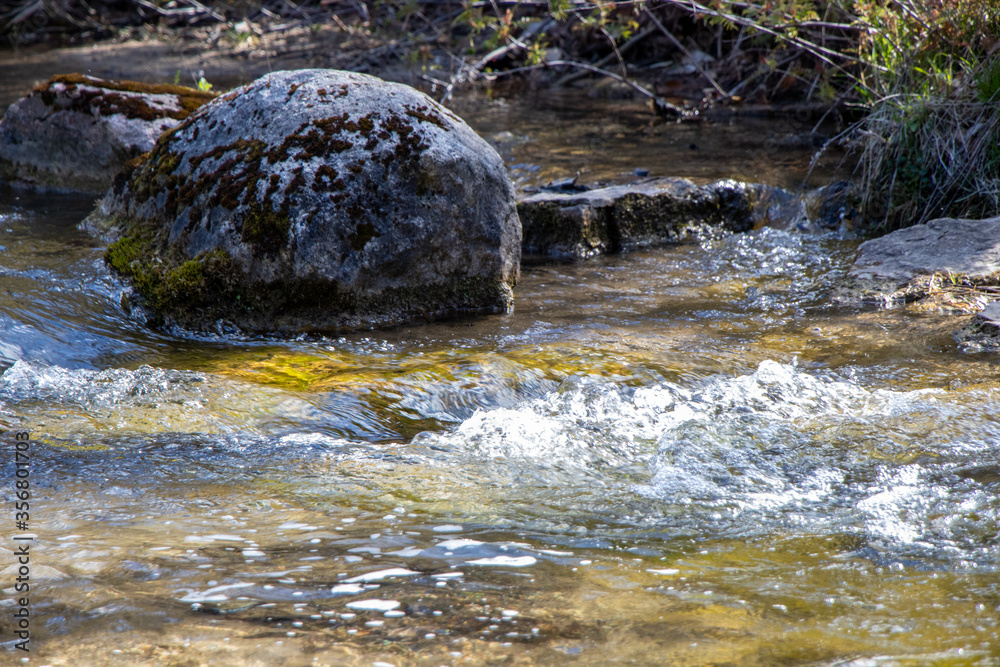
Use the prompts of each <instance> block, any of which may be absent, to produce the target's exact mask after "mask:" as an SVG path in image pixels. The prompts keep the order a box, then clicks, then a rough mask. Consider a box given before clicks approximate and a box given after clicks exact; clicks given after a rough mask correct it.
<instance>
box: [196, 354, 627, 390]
mask: <svg viewBox="0 0 1000 667" xmlns="http://www.w3.org/2000/svg"><path fill="white" fill-rule="evenodd" d="M635 361H636V359H633V358H626V357H623V356H622V355H621V354H620V353H618V352H615V353H613V354H595V353H593V352H592V351H589V350H586V349H575V348H572V347H566V346H563V345H551V346H546V347H543V348H538V347H536V346H532V347H524V348H515V349H511V350H504V351H497V350H491V349H486V348H483V349H480V350H468V349H464V348H455V349H449V348H445V349H439V350H434V351H420V352H419V353H412V352H391V353H381V354H377V355H372V354H370V353H354V352H350V351H344V350H336V351H334V352H324V353H307V352H301V351H294V350H289V349H287V348H284V347H274V348H270V349H266V350H260V349H256V350H232V351H231V352H227V354H225V355H216V356H213V357H212V358H211V359H209V360H206V361H205V362H204V366H203V367H202V368H201V370H205V371H208V372H212V373H219V374H222V375H225V376H228V377H232V378H237V379H240V380H243V381H246V382H252V383H255V384H262V385H268V386H274V387H280V388H282V389H288V390H293V391H310V392H326V391H335V390H345V389H348V388H352V387H353V388H358V387H382V388H387V387H394V386H395V387H397V388H401V387H403V386H406V385H409V384H413V383H416V384H418V385H425V384H426V383H441V382H455V381H464V380H472V379H474V378H476V377H478V376H480V375H481V374H483V373H484V372H487V369H488V374H489V375H490V376H491V377H503V378H505V380H506V381H507V382H510V383H512V384H517V383H520V382H525V381H530V382H538V381H540V380H547V381H553V382H561V381H562V380H564V379H565V378H567V377H569V376H571V375H588V374H597V375H602V376H610V377H618V378H622V379H623V380H624V379H626V378H634V377H636V371H635V366H634V365H633V364H634V362H635Z"/></svg>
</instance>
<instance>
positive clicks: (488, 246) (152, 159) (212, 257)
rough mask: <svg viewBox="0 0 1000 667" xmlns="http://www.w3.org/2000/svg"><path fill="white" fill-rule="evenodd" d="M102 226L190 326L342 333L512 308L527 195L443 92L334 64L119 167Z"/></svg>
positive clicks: (144, 303) (150, 310)
mask: <svg viewBox="0 0 1000 667" xmlns="http://www.w3.org/2000/svg"><path fill="white" fill-rule="evenodd" d="M91 224H92V225H98V226H103V227H104V228H107V229H111V230H112V234H117V235H120V238H118V240H117V241H115V242H114V243H112V244H111V245H110V246H109V247H108V251H107V254H106V259H107V262H108V263H109V264H110V265H111V267H112V268H113V269H114V270H116V271H117V272H118V273H119V274H121V275H122V276H124V277H126V278H128V279H129V281H130V282H131V284H132V285H133V286H134V288H135V291H134V293H133V295H132V299H131V305H132V306H136V305H138V306H141V307H142V312H144V313H146V314H147V315H150V316H151V317H152V318H153V321H152V324H159V323H164V324H170V323H176V324H179V325H181V326H182V327H185V328H187V329H194V330H205V329H214V328H216V325H217V323H218V322H220V321H221V322H224V323H225V322H228V323H231V324H233V325H235V326H237V327H239V328H240V329H242V330H244V331H247V332H281V333H285V334H293V333H298V332H303V331H337V330H345V329H360V328H370V327H386V326H394V325H399V324H403V323H407V322H411V321H415V320H429V319H437V318H442V317H448V316H453V315H458V314H470V313H492V312H501V311H505V310H507V309H509V308H510V306H511V303H512V286H513V285H514V284H515V282H516V280H517V278H518V273H519V265H520V241H521V227H520V223H519V221H518V217H517V210H516V206H515V200H514V190H513V186H512V185H511V183H510V181H509V179H508V177H507V172H506V169H505V167H504V164H503V161H502V160H501V159H500V157H499V156H498V155H497V153H496V151H495V150H493V148H492V147H490V146H489V144H487V143H486V142H485V141H484V140H483V139H481V138H480V137H479V136H478V135H476V133H475V132H473V131H472V130H471V129H470V128H469V127H468V126H467V125H466V124H465V123H464V122H463V121H462V120H460V119H459V118H458V117H456V116H455V115H454V114H452V113H451V112H450V111H448V110H447V109H445V108H444V107H442V106H440V105H438V104H437V103H436V102H434V101H433V100H431V99H430V98H429V97H427V96H426V95H424V94H422V93H420V92H418V91H416V90H414V89H412V88H409V87H407V86H403V85H400V84H394V83H387V82H384V81H382V80H380V79H376V78H374V77H371V76H366V75H361V74H353V73H348V72H339V71H334V70H299V71H289V72H275V73H273V74H269V75H267V76H265V77H263V78H261V79H258V80H257V81H255V82H253V83H251V84H249V85H246V86H244V87H242V88H239V89H237V90H234V91H232V92H230V93H227V94H226V95H223V96H221V97H220V98H218V99H216V100H215V101H213V102H212V103H210V104H208V105H206V106H204V107H202V108H201V109H199V110H198V111H197V112H196V113H194V114H192V115H191V117H190V118H188V119H187V120H186V121H184V122H183V123H181V125H180V126H178V127H177V128H175V129H174V130H172V131H169V132H168V133H167V134H165V135H164V136H163V137H161V139H160V141H159V142H158V143H157V145H156V147H155V148H154V149H153V150H152V151H151V152H150V154H149V155H148V156H147V157H145V158H144V159H142V160H141V161H137V162H136V163H134V164H133V165H131V167H130V168H129V169H128V170H126V171H125V172H123V173H122V174H120V175H119V177H118V178H117V179H116V181H115V184H114V186H113V187H112V188H111V190H109V192H108V193H107V195H106V196H105V198H104V200H103V202H102V204H101V206H100V208H99V209H98V211H97V212H96V213H95V214H94V216H92V220H91Z"/></svg>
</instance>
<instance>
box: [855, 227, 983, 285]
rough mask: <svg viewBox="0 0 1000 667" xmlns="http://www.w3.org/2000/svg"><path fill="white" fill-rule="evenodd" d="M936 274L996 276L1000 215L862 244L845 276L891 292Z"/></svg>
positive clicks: (915, 229)
mask: <svg viewBox="0 0 1000 667" xmlns="http://www.w3.org/2000/svg"><path fill="white" fill-rule="evenodd" d="M935 273H937V274H942V275H946V276H948V275H950V276H954V277H957V278H966V279H968V280H971V281H993V280H995V279H996V278H997V276H1000V217H996V218H990V219H987V220H958V219H954V218H938V219H937V220H931V221H930V222H928V223H926V224H923V225H914V226H913V227H907V228H905V229H900V230H897V231H895V232H891V233H889V234H886V235H885V236H882V237H879V238H877V239H872V240H870V241H865V242H864V243H862V244H861V246H860V247H859V248H858V258H857V259H856V260H855V262H854V266H853V267H852V268H851V271H850V274H849V275H850V277H851V278H853V279H856V280H868V281H873V282H877V283H883V284H890V285H892V286H893V287H894V288H895V287H899V286H902V285H904V284H906V283H908V282H909V281H911V280H913V279H915V278H917V277H919V276H928V275H933V274H935Z"/></svg>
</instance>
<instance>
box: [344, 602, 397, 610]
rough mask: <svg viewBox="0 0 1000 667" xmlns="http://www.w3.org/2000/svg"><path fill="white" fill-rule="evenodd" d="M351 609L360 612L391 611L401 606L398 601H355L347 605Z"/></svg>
mask: <svg viewBox="0 0 1000 667" xmlns="http://www.w3.org/2000/svg"><path fill="white" fill-rule="evenodd" d="M345 606H346V607H348V608H349V609H357V610H358V611H391V610H393V609H395V608H396V607H398V606H399V602H397V601H396V600H377V599H371V600H355V601H354V602H348V603H347V604H346V605H345Z"/></svg>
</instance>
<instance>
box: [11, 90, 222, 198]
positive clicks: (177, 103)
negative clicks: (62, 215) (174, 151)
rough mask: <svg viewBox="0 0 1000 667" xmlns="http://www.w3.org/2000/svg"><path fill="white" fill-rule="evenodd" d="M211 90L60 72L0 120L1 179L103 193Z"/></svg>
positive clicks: (46, 186) (198, 104) (54, 187)
mask: <svg viewBox="0 0 1000 667" xmlns="http://www.w3.org/2000/svg"><path fill="white" fill-rule="evenodd" d="M213 97H215V95H213V94H211V93H207V92H201V91H197V90H194V89H192V88H185V87H183V86H171V85H149V84H144V83H137V82H135V81H105V80H103V79H97V78H94V77H90V76H84V75H82V74H60V75H58V76H54V77H52V78H51V79H49V80H48V81H47V82H45V83H42V84H39V85H38V86H36V87H35V89H34V91H32V92H31V94H30V95H28V96H27V97H25V98H23V99H21V100H20V101H18V102H16V103H15V104H13V105H12V106H11V107H10V108H9V109H8V110H7V113H6V115H5V116H4V117H3V120H2V121H0V180H2V181H8V182H12V183H18V184H24V185H29V186H33V187H37V188H44V189H53V190H75V191H79V192H87V193H94V194H100V193H102V192H104V191H105V190H107V189H108V187H109V186H110V185H111V183H112V180H113V179H114V176H115V174H117V173H118V172H119V171H121V169H122V168H123V167H124V166H125V164H126V163H127V162H128V161H129V160H131V159H133V158H135V157H137V156H139V155H141V154H142V153H145V152H147V151H149V150H151V149H152V148H153V146H154V144H155V143H156V140H157V139H158V138H159V136H160V135H161V134H162V133H163V132H164V131H165V130H168V129H170V128H172V127H175V126H177V125H178V124H179V123H180V122H181V121H182V120H184V119H185V118H187V117H188V116H189V115H190V114H191V112H192V111H194V110H195V109H197V108H198V107H200V106H201V105H203V104H205V103H206V102H208V101H210V100H211V99H212V98H213Z"/></svg>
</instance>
